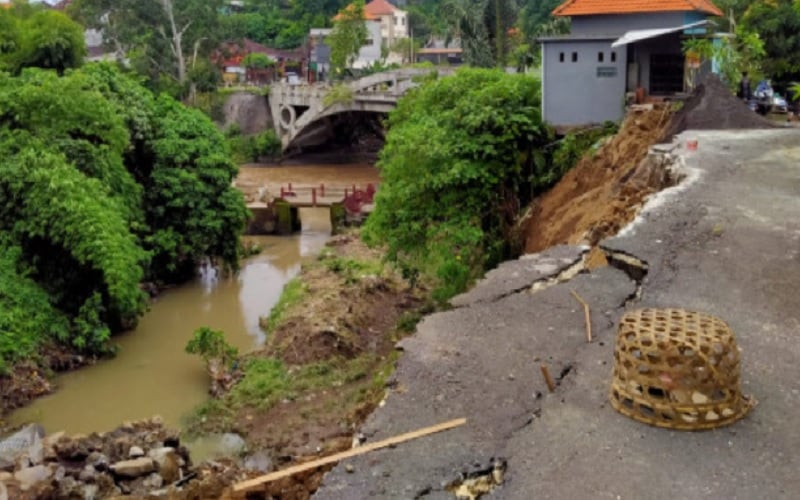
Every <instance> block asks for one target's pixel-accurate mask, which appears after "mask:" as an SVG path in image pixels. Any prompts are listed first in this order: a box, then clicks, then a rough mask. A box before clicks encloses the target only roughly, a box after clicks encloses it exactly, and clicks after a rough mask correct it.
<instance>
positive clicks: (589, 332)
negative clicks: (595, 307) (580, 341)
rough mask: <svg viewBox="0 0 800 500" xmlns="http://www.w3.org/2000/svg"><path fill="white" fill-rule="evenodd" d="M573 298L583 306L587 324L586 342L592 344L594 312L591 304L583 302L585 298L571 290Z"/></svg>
mask: <svg viewBox="0 0 800 500" xmlns="http://www.w3.org/2000/svg"><path fill="white" fill-rule="evenodd" d="M570 292H571V293H572V296H573V297H575V300H577V301H578V302H580V303H581V305H583V319H584V321H585V322H586V342H590V343H591V342H592V310H591V309H589V304H587V303H586V301H585V300H583V297H581V296H580V295H578V292H576V291H575V290H570Z"/></svg>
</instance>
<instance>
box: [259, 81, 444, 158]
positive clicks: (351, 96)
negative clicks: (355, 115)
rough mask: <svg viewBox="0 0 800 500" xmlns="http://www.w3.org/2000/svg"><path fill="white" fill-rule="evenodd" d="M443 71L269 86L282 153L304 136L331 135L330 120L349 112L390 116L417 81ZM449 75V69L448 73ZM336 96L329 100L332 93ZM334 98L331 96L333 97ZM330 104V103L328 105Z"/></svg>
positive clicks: (284, 83)
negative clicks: (337, 82) (328, 133)
mask: <svg viewBox="0 0 800 500" xmlns="http://www.w3.org/2000/svg"><path fill="white" fill-rule="evenodd" d="M433 72H436V73H438V74H440V75H441V74H443V72H442V69H441V68H439V69H422V68H405V69H398V70H394V71H386V72H383V73H376V74H374V75H369V76H366V77H364V78H360V79H358V80H354V81H351V82H344V83H342V84H337V85H331V84H329V83H314V84H291V83H286V82H281V83H277V84H274V85H273V86H271V87H270V92H269V103H270V111H271V113H272V118H273V122H274V123H275V131H276V132H277V134H278V137H280V138H281V143H282V146H283V150H284V151H286V150H287V149H289V148H291V147H293V146H296V145H298V144H299V143H300V142H301V140H302V138H303V137H306V136H309V135H313V134H314V133H319V132H321V131H322V132H330V129H331V127H332V124H331V121H330V120H329V118H330V117H332V116H334V115H337V114H340V113H347V112H368V113H388V112H389V111H391V110H392V109H394V108H395V106H396V105H397V101H398V99H399V98H400V97H401V96H403V95H404V94H405V93H406V92H408V90H409V89H411V88H413V87H415V86H417V85H418V79H419V78H421V77H424V76H427V75H429V74H431V73H433ZM445 72H446V73H448V74H449V73H450V72H451V71H450V70H445ZM332 92H333V93H335V95H336V97H335V98H333V99H331V98H328V99H326V96H328V95H329V94H331V93H332ZM331 97H332V96H331ZM326 103H327V104H326Z"/></svg>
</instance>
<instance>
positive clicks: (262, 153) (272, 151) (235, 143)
mask: <svg viewBox="0 0 800 500" xmlns="http://www.w3.org/2000/svg"><path fill="white" fill-rule="evenodd" d="M233 127H234V126H231V127H230V128H229V129H228V130H227V131H226V132H225V134H226V136H227V141H228V145H229V147H230V149H231V153H232V154H233V159H234V161H236V162H237V163H250V162H257V161H260V159H261V158H263V157H274V156H278V155H279V154H280V153H281V140H280V139H279V138H278V136H277V134H275V131H274V130H265V131H263V132H261V133H259V134H256V135H252V136H248V137H245V136H242V135H241V132H239V131H238V130H236V129H234V128H233ZM236 128H238V127H236Z"/></svg>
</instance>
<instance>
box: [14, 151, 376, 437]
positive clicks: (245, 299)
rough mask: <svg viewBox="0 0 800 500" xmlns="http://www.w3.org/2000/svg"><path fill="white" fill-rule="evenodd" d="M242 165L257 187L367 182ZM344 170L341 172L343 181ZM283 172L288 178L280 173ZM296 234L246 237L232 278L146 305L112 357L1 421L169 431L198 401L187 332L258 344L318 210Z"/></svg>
mask: <svg viewBox="0 0 800 500" xmlns="http://www.w3.org/2000/svg"><path fill="white" fill-rule="evenodd" d="M344 167H346V168H342V169H340V168H332V167H330V166H321V167H319V168H317V169H315V168H305V169H301V171H298V172H292V171H294V170H295V169H296V167H284V168H275V167H271V168H243V169H242V175H244V176H247V177H248V178H249V179H258V180H263V181H264V182H267V181H269V182H278V183H280V182H284V180H286V181H293V182H298V183H299V182H307V183H309V184H310V183H312V181H313V182H320V181H319V178H322V179H324V180H326V181H329V182H330V181H331V180H335V181H340V182H342V183H345V184H346V183H348V182H359V183H360V182H362V181H363V182H375V180H377V172H376V171H375V169H373V168H370V167H365V166H352V165H350V166H344ZM348 170H349V175H348ZM287 171H288V172H287ZM300 218H301V220H302V223H303V230H302V232H301V233H299V234H296V235H293V236H262V237H249V238H250V239H252V240H253V241H255V242H257V243H258V244H259V245H260V246H261V247H262V248H263V251H262V252H261V253H260V254H259V255H256V256H254V257H251V258H249V259H247V260H246V261H245V262H243V263H242V269H241V271H240V272H239V273H238V274H237V275H235V276H230V277H221V278H220V279H219V280H217V281H216V282H215V283H210V282H208V281H204V280H201V279H199V278H198V279H197V280H196V281H194V282H192V283H188V284H186V285H182V286H180V287H177V288H174V289H171V290H167V291H165V292H163V293H162V294H161V295H160V296H159V297H158V298H156V299H155V300H154V301H153V303H152V305H151V307H150V310H149V311H148V312H147V313H145V315H144V316H143V317H142V318H141V320H140V322H139V325H138V326H137V327H136V329H135V330H133V331H130V332H127V333H124V334H122V335H119V336H116V337H114V338H113V339H112V340H113V341H114V343H116V344H117V345H118V346H119V353H118V355H117V356H116V357H115V358H113V359H109V360H104V361H100V362H98V363H97V364H95V365H92V366H89V367H85V368H81V369H79V370H76V371H73V372H69V373H65V374H63V375H60V376H58V377H57V378H56V380H55V382H56V385H57V387H58V390H57V391H56V392H55V393H53V394H52V395H49V396H46V397H43V398H40V399H38V400H36V401H34V402H33V403H32V404H31V405H30V406H27V407H25V408H22V409H20V410H17V411H16V412H14V413H12V414H11V415H10V423H11V424H23V423H27V422H38V423H40V424H42V425H43V426H44V428H45V429H46V430H47V431H48V432H56V431H60V430H63V431H66V432H68V433H89V432H92V431H98V432H101V431H109V430H111V429H113V428H115V427H116V426H118V425H120V424H121V423H122V422H123V421H126V420H137V419H141V418H148V417H151V416H153V415H160V416H161V417H162V418H163V419H164V421H165V422H166V423H167V424H168V425H170V426H174V427H180V424H181V419H182V417H183V416H185V415H186V413H187V412H189V411H191V410H192V408H194V407H195V406H196V405H198V404H200V403H202V402H203V401H204V400H205V399H206V398H207V397H208V396H207V390H208V385H209V380H208V375H207V374H206V371H205V366H204V364H203V362H202V361H201V360H200V358H199V357H197V356H193V355H189V354H186V353H185V352H184V347H185V346H186V343H187V342H188V340H189V339H190V337H191V335H192V333H193V332H194V330H195V329H197V328H199V327H201V326H209V327H211V328H214V329H219V330H223V331H224V332H225V335H226V338H227V340H228V342H230V343H231V344H232V345H235V346H236V347H237V348H239V351H240V352H246V351H249V350H251V349H253V348H256V347H258V346H259V345H261V344H262V343H263V342H264V333H263V332H262V331H261V329H260V328H259V326H258V320H259V317H260V316H265V315H268V314H269V311H270V309H271V308H272V306H274V305H275V303H276V302H277V300H278V297H279V296H280V294H281V291H282V290H283V286H284V285H285V284H286V282H287V281H289V280H290V279H291V278H293V277H294V276H295V275H296V274H297V273H298V272H299V270H300V264H301V260H302V259H303V258H304V257H308V256H313V255H316V254H317V253H318V252H319V251H320V250H321V249H322V247H323V246H324V244H325V242H326V241H327V239H328V237H329V235H330V216H329V212H328V209H326V208H304V209H301V211H300Z"/></svg>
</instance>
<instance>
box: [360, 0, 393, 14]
mask: <svg viewBox="0 0 800 500" xmlns="http://www.w3.org/2000/svg"><path fill="white" fill-rule="evenodd" d="M396 10H398V9H397V7H395V6H394V5H392V4H390V3H389V2H387V1H386V0H372V1H371V2H370V3H368V4H367V5H365V6H364V12H366V13H367V15H372V16H388V15H389V14H392V13H394V11H396Z"/></svg>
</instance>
